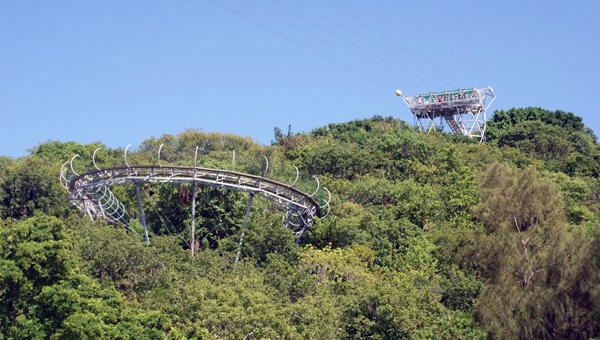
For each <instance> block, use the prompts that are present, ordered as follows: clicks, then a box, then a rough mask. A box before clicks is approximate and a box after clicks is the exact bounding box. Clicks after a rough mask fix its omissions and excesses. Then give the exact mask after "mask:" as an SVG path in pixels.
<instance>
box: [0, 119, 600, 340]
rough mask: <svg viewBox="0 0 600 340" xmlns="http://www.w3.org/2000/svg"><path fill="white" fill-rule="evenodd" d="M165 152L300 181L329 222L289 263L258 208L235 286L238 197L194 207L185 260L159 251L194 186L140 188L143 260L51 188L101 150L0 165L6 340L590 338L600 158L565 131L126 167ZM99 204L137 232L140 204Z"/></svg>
mask: <svg viewBox="0 0 600 340" xmlns="http://www.w3.org/2000/svg"><path fill="white" fill-rule="evenodd" d="M160 144H164V145H165V147H164V149H163V153H162V156H163V158H162V160H163V162H164V163H172V164H192V163H193V155H194V149H195V147H196V146H199V147H200V149H201V150H202V154H203V155H204V156H205V157H204V158H202V159H201V162H202V165H205V166H225V167H227V166H228V165H227V164H230V162H231V161H230V159H228V158H227V157H229V155H230V153H231V151H232V150H235V151H236V153H237V155H238V157H248V158H249V159H260V158H261V157H262V156H268V157H269V159H270V160H272V162H273V163H277V164H281V165H282V166H283V165H285V166H287V167H289V168H291V166H292V165H295V166H297V167H298V168H299V169H300V171H301V172H302V173H304V174H307V175H318V176H319V179H320V180H321V183H322V185H324V186H326V187H328V188H329V189H330V190H331V192H332V193H333V201H332V204H331V205H332V210H331V214H330V215H329V216H328V217H327V218H325V219H322V220H318V221H317V222H316V224H315V225H314V226H313V228H312V229H311V230H310V231H308V232H307V233H306V234H305V236H304V237H303V239H302V242H301V243H300V244H299V245H296V244H295V243H294V239H293V236H292V234H291V232H290V231H289V230H287V229H285V228H284V227H283V225H282V223H281V213H280V212H277V209H276V207H274V206H273V204H271V203H269V202H267V201H265V200H261V199H259V200H255V203H254V205H253V210H252V214H251V218H250V221H249V227H248V231H247V236H246V239H245V240H244V246H243V248H242V261H241V262H240V264H238V266H237V268H236V270H235V271H233V270H232V269H233V261H234V258H235V252H236V250H237V241H238V238H239V232H240V228H241V225H242V221H243V218H244V216H243V213H244V209H245V205H246V203H247V195H245V194H242V193H238V192H232V191H224V190H221V189H215V188H202V189H201V190H198V192H197V200H198V205H197V230H198V231H197V235H198V241H199V242H198V243H199V251H198V255H197V256H195V257H192V256H191V254H190V250H189V248H188V246H187V240H186V239H185V236H184V237H183V239H181V238H179V237H173V236H172V235H189V228H190V221H191V211H190V203H189V201H190V200H189V198H190V195H191V193H190V190H189V187H187V186H185V185H179V186H178V185H173V184H164V185H156V186H154V187H149V186H147V187H144V190H145V191H146V192H147V200H148V202H147V203H146V209H147V212H146V213H147V219H148V223H149V227H150V229H151V232H152V235H151V245H149V246H148V245H146V244H145V243H143V242H142V241H141V238H140V237H139V236H138V235H136V234H135V233H126V232H125V231H124V228H123V226H122V225H117V226H115V225H110V224H107V223H105V222H101V221H95V222H90V221H89V219H87V218H86V217H85V216H82V215H81V213H80V212H79V211H78V210H76V209H75V208H74V207H73V206H71V204H70V203H69V202H68V193H67V192H66V191H65V190H64V189H63V188H62V187H61V186H60V183H59V181H58V173H59V169H60V165H61V164H62V163H63V162H64V161H65V160H68V159H70V157H71V156H72V155H73V154H76V153H77V154H80V155H81V157H80V159H78V162H79V163H78V164H77V166H78V167H79V168H81V169H83V168H85V167H87V168H91V167H92V165H91V155H92V152H93V151H94V150H95V149H96V148H97V147H100V146H103V145H102V144H100V143H94V144H88V145H81V144H78V143H73V142H66V143H60V142H48V143H44V144H41V145H39V146H37V147H36V148H34V149H33V150H32V152H31V154H30V155H29V156H27V157H23V158H19V159H10V158H0V219H1V221H0V234H1V235H0V252H1V256H0V302H1V303H0V330H1V332H0V333H1V335H0V339H3V338H6V339H21V338H31V339H82V338H86V339H92V338H107V339H162V338H168V339H265V338H266V339H276V338H277V339H279V338H285V339H337V338H341V339H485V338H490V339H505V338H520V339H557V338H561V339H562V338H565V339H591V338H600V251H599V249H600V201H599V199H600V180H599V178H598V176H599V175H600V165H599V164H600V146H599V145H598V143H597V141H596V136H595V135H594V134H593V132H592V131H591V130H590V129H589V128H587V127H585V126H584V124H583V123H582V121H581V118H579V117H577V116H575V115H573V114H571V113H565V112H562V111H556V112H551V111H547V110H543V109H540V108H522V109H511V110H508V111H506V112H504V111H497V112H496V113H495V115H494V116H493V118H492V120H491V121H490V122H489V141H488V142H487V143H485V144H478V143H474V142H473V141H471V140H469V139H464V138H461V137H458V136H454V135H449V134H443V133H435V134H430V135H424V134H421V133H418V132H415V131H414V130H413V129H412V128H411V127H409V126H408V125H407V124H406V123H404V122H401V121H398V120H396V119H393V118H391V117H390V118H383V117H379V116H376V117H373V118H370V119H364V120H357V121H352V122H347V123H341V124H330V125H328V126H326V127H322V128H317V129H315V130H313V131H311V132H310V133H299V134H294V133H292V132H291V130H290V131H288V133H287V134H283V133H282V132H281V130H280V129H276V131H275V140H274V141H273V143H272V145H270V146H261V145H258V144H256V143H254V142H253V141H252V140H251V139H249V138H242V137H238V136H235V135H224V134H218V133H204V132H201V131H194V130H190V131H185V132H183V133H181V134H178V135H163V136H161V137H159V138H154V137H153V138H150V139H148V140H146V141H144V142H143V143H142V145H141V146H140V148H139V149H138V150H136V151H134V152H131V153H130V156H129V157H128V159H129V162H130V164H134V163H136V164H155V163H156V152H157V150H158V146H159V145H160ZM122 155H123V150H122V149H106V150H104V151H102V152H100V153H98V156H97V159H96V160H97V163H98V165H99V166H101V167H108V166H120V165H122V164H123V160H122ZM241 163H242V162H240V164H241ZM248 164H250V163H248ZM240 170H241V171H246V170H247V171H253V170H252V169H251V166H250V165H248V168H242V169H240ZM113 192H114V193H115V195H116V196H118V198H119V200H120V201H121V202H123V203H124V205H125V207H126V208H127V210H128V211H130V212H131V213H132V214H133V215H135V211H136V206H137V201H136V196H135V190H134V188H133V187H132V186H131V185H123V186H118V187H113ZM165 217H168V220H169V221H171V222H170V223H165V221H164V220H165ZM132 225H133V226H134V227H136V226H137V227H139V222H137V221H135V220H133V221H132Z"/></svg>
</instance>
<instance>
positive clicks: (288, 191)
mask: <svg viewBox="0 0 600 340" xmlns="http://www.w3.org/2000/svg"><path fill="white" fill-rule="evenodd" d="M128 148H129V145H128V146H127V148H126V149H125V154H124V159H125V164H126V166H123V167H113V168H107V169H101V168H99V167H98V166H97V165H96V161H95V155H96V151H98V150H96V151H94V154H93V156H92V163H93V165H94V167H95V169H94V170H91V171H88V172H85V173H82V174H79V173H77V172H76V171H75V170H74V168H73V160H74V159H75V158H77V157H78V156H79V155H75V156H73V158H71V160H70V161H67V162H65V163H64V164H63V166H62V168H61V171H60V181H61V184H62V185H63V187H64V188H65V189H66V190H67V191H68V192H69V193H70V198H69V200H70V201H71V202H72V203H73V204H74V205H75V206H76V207H77V208H78V209H79V210H81V211H82V212H84V213H85V214H86V215H88V216H89V218H90V219H91V220H94V219H104V220H108V221H110V222H112V223H118V222H122V223H125V224H127V221H125V219H126V217H127V216H129V215H128V214H127V213H126V211H125V207H124V206H123V204H122V203H120V202H119V200H118V199H117V198H116V197H115V196H114V195H113V193H112V192H111V191H110V187H111V186H113V185H119V184H125V183H133V184H135V186H136V192H137V198H138V205H139V215H140V218H141V223H142V226H143V227H144V234H145V235H144V236H145V239H146V242H148V243H149V242H150V241H149V236H148V229H147V226H146V221H145V215H144V209H143V205H142V197H141V195H140V188H139V187H140V183H174V184H181V183H186V184H191V185H192V190H193V192H194V194H192V237H191V239H192V244H191V248H192V253H194V240H195V236H194V230H195V229H194V224H195V203H196V198H195V190H196V185H202V186H212V187H217V188H222V189H227V190H235V191H242V192H247V193H249V194H250V200H249V202H248V208H247V210H246V216H245V219H244V225H243V227H242V234H241V237H240V247H241V244H242V239H243V235H244V231H245V229H246V225H247V222H248V216H249V213H250V208H251V204H252V199H253V197H254V195H258V196H262V197H264V198H267V199H269V200H271V201H273V202H275V203H276V204H278V205H279V206H282V207H284V208H285V209H286V210H287V213H286V214H285V217H284V221H285V225H286V227H288V226H291V227H292V229H293V231H294V236H295V238H296V240H298V239H299V238H300V236H302V234H303V233H304V232H305V231H306V230H307V229H309V228H310V227H311V226H312V225H313V223H314V221H315V218H316V217H319V218H324V217H326V216H327V215H328V214H329V210H330V206H329V202H330V201H331V193H330V192H329V190H327V188H321V186H320V184H319V180H318V179H317V178H316V177H313V178H314V179H315V181H316V186H317V189H316V190H315V192H313V193H312V194H307V193H304V192H302V191H300V190H298V189H297V188H296V187H295V185H296V183H297V181H298V177H299V171H298V168H295V167H294V168H295V170H296V179H295V180H294V182H293V183H291V184H285V183H281V182H277V181H274V180H271V179H269V178H266V177H265V175H266V174H267V170H268V167H269V161H268V159H267V158H266V157H265V158H264V161H265V163H264V170H263V172H262V176H256V175H250V174H245V173H240V172H236V171H233V167H234V164H235V152H234V153H233V158H232V166H231V169H229V170H219V169H209V168H203V167H197V166H195V165H196V159H197V155H198V148H196V153H195V155H194V166H173V165H163V164H162V163H161V161H160V152H161V150H162V145H161V147H160V148H159V149H158V165H130V164H129V163H128V162H127V150H128ZM320 189H323V191H324V192H325V193H326V194H327V198H326V199H323V201H322V204H319V203H317V201H316V200H315V198H314V196H315V195H316V194H317V192H319V190H320ZM323 210H326V213H324V214H323ZM238 256H239V253H238ZM236 262H237V260H236Z"/></svg>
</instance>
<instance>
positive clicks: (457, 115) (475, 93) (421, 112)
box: [396, 87, 496, 142]
mask: <svg viewBox="0 0 600 340" xmlns="http://www.w3.org/2000/svg"><path fill="white" fill-rule="evenodd" d="M396 94H397V95H400V94H402V92H401V91H396ZM495 98H496V95H495V94H494V89H492V88H491V87H486V88H475V87H474V88H471V89H462V90H461V89H459V90H454V91H444V92H436V93H433V92H431V93H428V94H416V95H414V96H403V97H402V99H403V100H404V102H405V103H406V105H408V108H409V109H410V111H411V112H412V113H413V115H414V119H415V125H414V126H415V128H416V129H418V130H419V131H423V132H427V133H429V132H431V131H432V130H440V131H441V130H443V128H444V122H445V123H447V124H448V126H449V127H450V129H451V130H452V132H454V133H459V134H461V135H463V136H467V137H470V138H476V139H477V140H479V141H480V142H483V141H485V131H486V121H487V113H486V111H487V109H488V108H489V107H490V105H491V104H492V102H493V101H494V99H495Z"/></svg>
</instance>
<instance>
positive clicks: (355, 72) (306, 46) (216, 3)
mask: <svg viewBox="0 0 600 340" xmlns="http://www.w3.org/2000/svg"><path fill="white" fill-rule="evenodd" d="M208 1H210V2H212V3H214V4H215V5H217V6H219V7H221V8H224V9H226V10H227V11H229V12H231V13H234V14H236V15H238V16H240V17H242V18H244V19H246V20H248V21H250V22H252V23H254V24H256V25H259V26H261V27H263V28H264V29H267V30H269V31H271V32H272V33H275V34H277V35H278V36H280V37H282V38H284V39H285V40H288V41H290V42H292V43H294V44H297V45H299V46H301V47H303V48H305V49H307V50H309V51H311V52H313V53H315V54H316V55H318V56H320V57H321V58H323V59H326V60H328V61H329V62H332V63H334V64H336V65H338V66H340V67H342V68H345V69H346V70H348V71H350V72H352V73H354V74H356V75H358V76H360V77H362V78H364V79H366V80H368V81H370V82H372V83H373V84H376V85H378V86H381V87H382V88H384V89H389V88H390V85H385V84H383V83H382V82H380V81H377V80H375V79H373V78H371V77H369V76H367V75H365V74H363V73H362V72H359V71H357V70H354V69H352V68H351V67H349V66H347V65H345V64H344V63H342V62H340V61H338V60H336V59H335V58H333V57H331V56H330V55H328V54H327V53H324V52H322V51H319V50H318V49H315V48H314V47H311V46H310V45H307V44H305V43H302V42H300V41H298V40H297V39H294V38H292V37H290V36H289V35H287V34H285V33H281V32H279V31H277V30H276V29H273V28H271V27H269V26H267V25H265V24H263V23H261V22H259V21H256V20H254V19H252V18H250V17H248V16H246V15H244V14H242V13H240V12H238V11H236V10H233V9H231V8H229V7H227V6H225V5H223V4H221V3H219V2H217V1H215V0H208Z"/></svg>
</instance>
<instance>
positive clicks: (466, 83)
mask: <svg viewBox="0 0 600 340" xmlns="http://www.w3.org/2000/svg"><path fill="white" fill-rule="evenodd" d="M325 1H326V2H327V3H328V4H330V5H331V6H333V7H335V8H337V9H338V10H340V11H342V12H343V13H345V14H346V15H348V16H349V17H351V18H352V19H354V20H356V21H358V22H359V23H361V24H363V25H364V26H366V27H367V28H370V29H371V30H373V31H375V32H377V33H379V35H381V36H382V37H384V38H385V39H387V40H389V41H391V42H393V43H394V44H396V45H398V46H400V47H402V48H403V49H404V50H406V51H408V52H409V53H411V54H412V55H414V56H416V57H417V58H419V59H421V60H423V61H424V62H426V63H428V64H429V65H431V66H433V67H435V68H437V69H438V70H440V71H442V72H444V73H446V74H447V75H449V76H451V77H452V78H454V79H456V80H458V81H460V82H462V83H463V84H465V85H467V86H469V87H471V85H470V84H469V83H468V82H466V81H464V80H462V79H461V78H458V77H457V76H455V75H454V74H452V73H450V72H449V71H447V70H445V69H443V68H441V67H440V66H438V65H436V64H434V63H433V62H431V61H429V60H428V59H426V58H425V57H422V56H421V55H419V54H418V53H417V52H415V51H413V50H411V49H410V48H408V47H406V46H404V45H403V44H401V43H399V42H397V41H396V40H394V39H392V38H390V37H389V36H388V35H386V34H384V33H383V32H381V31H379V30H377V29H376V28H374V27H373V26H371V25H369V24H367V23H366V22H364V21H362V20H361V19H359V18H357V17H356V16H354V15H352V14H350V13H348V12H347V11H345V10H344V9H343V8H341V7H339V6H337V5H335V4H334V3H332V2H331V1H329V0H325Z"/></svg>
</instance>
